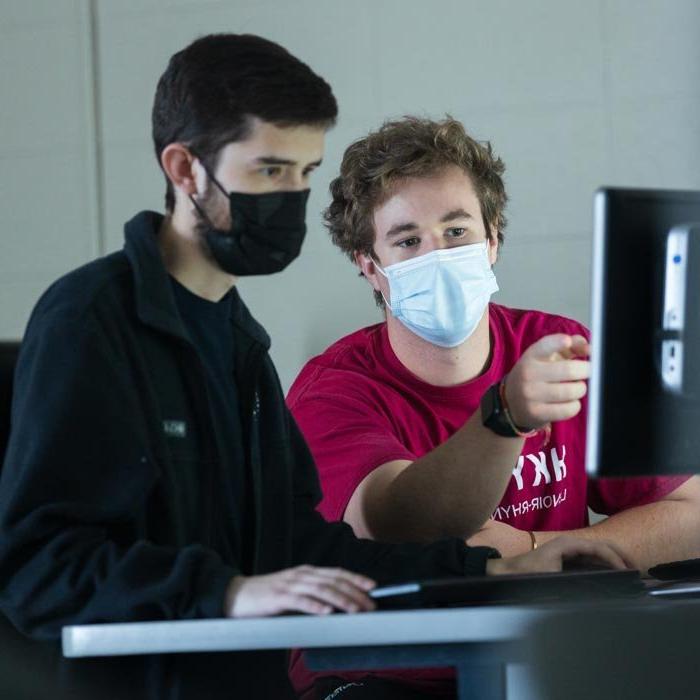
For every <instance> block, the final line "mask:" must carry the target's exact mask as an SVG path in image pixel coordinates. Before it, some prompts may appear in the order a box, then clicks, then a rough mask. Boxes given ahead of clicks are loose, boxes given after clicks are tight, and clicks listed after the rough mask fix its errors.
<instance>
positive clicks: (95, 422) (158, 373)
mask: <svg viewBox="0 0 700 700" xmlns="http://www.w3.org/2000/svg"><path fill="white" fill-rule="evenodd" d="M161 222H162V217H161V216H159V215H158V214H155V213H152V212H143V213H141V214H138V215H137V216H136V217H134V218H133V219H132V220H131V221H130V222H128V223H127V225H126V244H125V247H124V250H123V251H121V252H118V253H114V254H112V255H109V256H107V257H105V258H102V259H99V260H97V261H95V262H93V263H90V264H88V265H86V266H84V267H82V268H80V269H78V270H76V271H74V272H72V273H70V274H69V275H67V276H66V277H64V278H62V279H60V280H59V281H58V282H56V283H55V284H54V285H53V286H52V287H51V288H50V289H49V290H48V291H47V292H46V293H45V294H44V296H43V297H42V298H41V300H40V301H39V303H38V304H37V306H36V308H35V310H34V312H33V314H32V317H31V319H30V322H29V325H28V328H27V332H26V335H25V339H24V342H23V345H22V350H21V353H20V359H19V363H18V367H17V372H16V375H15V390H14V399H13V409H12V432H11V437H10V442H9V445H8V449H7V453H6V457H5V462H4V466H3V471H2V478H1V481H0V607H1V608H2V611H3V612H4V613H5V614H6V615H7V616H8V617H9V618H10V619H11V620H12V622H13V623H14V624H15V625H16V626H17V627H18V628H19V629H20V630H21V631H23V632H24V633H26V634H28V635H31V636H32V637H35V638H38V639H44V640H53V644H54V646H55V648H56V650H58V645H57V640H58V639H59V637H60V632H61V627H62V626H63V625H68V624H83V623H98V622H128V621H139V620H178V619H194V618H212V617H220V616H222V615H223V600H224V593H225V589H226V586H227V584H228V582H229V581H230V579H231V577H233V576H235V575H236V574H245V575H252V574H262V573H268V572H272V571H278V570H280V569H284V568H287V567H290V566H294V565H297V564H301V563H308V564H315V565H325V566H343V567H345V568H348V569H351V570H355V571H359V572H362V573H365V574H367V575H369V576H371V577H373V578H375V579H376V580H378V581H379V582H381V583H385V582H389V581H391V580H397V579H401V578H407V577H436V576H443V575H453V576H454V575H461V574H481V573H483V572H484V569H485V562H486V558H487V557H488V556H489V554H490V552H491V550H489V549H487V548H472V549H469V548H467V547H465V546H464V544H463V543H462V542H461V541H460V540H456V539H455V540H445V541H443V542H440V543H436V544H433V545H429V546H428V545H385V544H379V543H376V542H371V541H368V540H358V539H357V538H355V536H354V535H353V533H352V531H351V529H350V528H349V527H348V526H347V525H345V524H343V523H327V522H325V521H324V520H323V519H322V517H321V516H320V515H319V514H318V513H317V512H316V510H315V506H316V504H317V503H318V501H319V498H320V490H319V484H318V479H317V476H316V471H315V466H314V463H313V459H312V457H311V455H310V453H309V450H308V448H307V446H306V444H305V442H304V440H303V438H302V436H301V434H300V432H299V430H298V428H297V426H296V425H295V423H294V420H293V418H292V417H291V415H290V413H289V411H288V410H287V408H286V406H285V403H284V396H283V392H282V390H281V387H280V384H279V381H278V378H277V374H276V372H275V369H274V367H273V364H272V362H271V360H270V357H269V355H268V349H269V345H270V341H269V338H268V336H267V334H266V333H265V331H264V330H263V328H262V327H261V326H260V325H259V324H258V323H257V322H256V321H255V320H254V319H253V318H252V317H251V315H250V314H249V312H248V310H247V308H246V307H245V305H244V304H243V302H242V301H240V299H239V298H238V297H237V294H236V300H235V303H234V304H232V315H231V323H232V325H233V329H234V337H235V344H236V349H237V350H236V377H235V379H236V383H237V388H238V391H239V396H240V412H241V417H242V424H243V436H244V443H245V444H244V446H243V447H244V450H243V453H244V454H245V455H246V462H247V463H246V465H245V468H246V469H247V470H248V475H249V480H250V483H251V494H250V498H251V499H252V511H251V512H252V513H253V517H252V518H249V531H247V532H245V533H244V537H245V538H246V539H247V542H248V543H249V546H248V547H247V548H246V554H245V556H244V555H243V554H242V553H241V552H238V551H235V550H236V548H235V546H234V545H233V543H232V541H231V540H230V538H229V536H228V535H229V533H230V531H231V528H230V527H227V523H230V518H232V517H235V515H236V514H235V513H233V512H232V508H233V507H234V506H233V500H232V499H231V498H230V491H227V489H226V488H223V487H222V485H223V484H225V483H226V479H227V473H228V472H229V471H230V469H231V465H227V464H225V463H222V460H221V459H220V457H219V455H220V444H221V435H218V434H216V430H215V427H214V426H215V425H216V423H215V422H214V421H212V420H211V410H212V409H211V405H210V401H209V398H208V396H207V393H206V382H205V378H204V369H203V367H202V364H201V361H200V359H199V357H198V356H197V353H196V351H195V349H194V347H193V345H192V344H191V343H190V342H189V341H188V339H187V334H186V331H185V328H184V326H183V323H182V320H181V319H180V317H179V314H178V310H177V306H176V304H175V301H174V299H173V294H172V289H171V285H170V284H169V280H168V277H167V272H166V270H165V268H164V266H163V264H162V261H161V257H160V254H159V250H158V246H157V240H156V236H157V232H158V230H159V227H160V225H161ZM185 470H196V473H197V475H198V478H199V480H200V484H201V490H200V494H201V497H200V504H199V505H200V519H199V526H198V527H197V529H196V531H187V527H186V523H187V522H188V521H187V519H186V518H185V517H184V515H183V512H182V505H181V503H182V499H181V498H180V497H179V494H180V491H179V487H181V485H182V482H183V481H185V479H184V478H183V474H184V471H185ZM57 669H58V673H59V675H60V676H61V677H62V682H63V683H64V684H68V685H70V684H71V683H72V682H74V681H76V682H81V683H85V682H87V683H89V682H91V681H92V682H95V681H99V682H100V684H101V686H102V688H103V689H105V688H106V686H105V684H109V688H110V690H111V692H112V693H113V695H114V696H115V697H120V696H121V695H124V696H125V697H129V698H130V699H132V700H136V698H141V697H143V698H154V699H155V698H173V699H174V698H177V699H178V700H186V699H188V698H204V697H206V698H227V699H228V700H233V699H234V698H244V697H249V696H250V697H253V696H255V697H275V698H278V697H286V696H287V695H286V694H287V693H289V694H290V695H291V691H290V690H289V686H288V685H287V682H286V672H285V659H284V653H283V652H254V653H237V654H179V655H162V656H150V657H140V658H139V657H130V658H128V659H127V658H122V659H106V660H104V659H103V660H80V661H69V660H65V659H57ZM76 679H77V680H76ZM253 693H254V695H253ZM249 694H250V695H249Z"/></svg>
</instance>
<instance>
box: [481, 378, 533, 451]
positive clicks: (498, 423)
mask: <svg viewBox="0 0 700 700" xmlns="http://www.w3.org/2000/svg"><path fill="white" fill-rule="evenodd" d="M481 422H482V423H483V424H484V425H485V426H486V427H487V428H488V429H489V430H492V431H493V432H494V433H496V435H500V436H501V437H532V435H534V434H535V433H536V432H537V431H536V430H529V429H527V428H525V429H521V428H519V427H518V426H516V425H515V423H513V419H512V418H511V415H510V412H509V411H508V405H507V404H506V402H505V397H504V380H503V379H502V380H501V381H500V382H496V383H495V384H493V385H492V386H491V387H489V389H488V391H487V392H486V393H485V394H484V396H483V397H482V399H481Z"/></svg>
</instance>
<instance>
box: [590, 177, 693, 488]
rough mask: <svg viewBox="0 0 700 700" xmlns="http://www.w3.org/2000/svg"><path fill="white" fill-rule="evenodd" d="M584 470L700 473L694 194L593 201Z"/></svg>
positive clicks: (613, 195)
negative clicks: (589, 336)
mask: <svg viewBox="0 0 700 700" xmlns="http://www.w3.org/2000/svg"><path fill="white" fill-rule="evenodd" d="M594 220H595V221H594V236H593V284H592V314H591V332H592V348H591V362H592V373H591V379H590V382H589V398H588V432H587V448H586V470H587V472H588V474H589V476H595V477H615V476H620V477H624V476H643V475H663V474H688V473H695V472H700V192H681V191H665V190H631V189H616V188H604V189H600V190H598V191H597V192H596V194H595V203H594Z"/></svg>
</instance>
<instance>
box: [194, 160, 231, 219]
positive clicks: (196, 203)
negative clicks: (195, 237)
mask: <svg viewBox="0 0 700 700" xmlns="http://www.w3.org/2000/svg"><path fill="white" fill-rule="evenodd" d="M189 150H190V153H191V154H192V155H193V156H194V157H195V158H196V159H197V160H198V161H199V164H200V165H201V166H202V170H204V173H205V175H206V176H207V177H208V178H209V179H210V180H211V181H212V182H213V183H214V184H215V185H216V186H217V188H218V189H219V191H220V192H221V194H223V195H224V197H226V198H227V199H228V198H229V193H228V192H227V191H226V190H225V189H224V188H223V187H222V185H221V183H220V182H219V181H218V180H217V179H216V178H215V177H214V175H213V174H212V172H211V170H209V168H208V166H206V165H205V164H204V160H203V159H202V158H201V157H200V156H199V155H197V154H196V153H195V152H194V151H193V150H192V149H191V148H190V149H189ZM189 197H190V201H191V202H192V204H193V205H194V208H195V209H196V210H197V211H198V212H199V213H200V214H201V215H202V216H203V217H204V218H205V219H206V221H207V223H208V224H209V226H211V227H212V228H216V226H214V223H213V222H212V220H211V219H210V218H209V216H208V214H207V213H206V212H205V211H204V209H202V207H201V205H200V204H199V203H198V202H197V200H196V199H195V198H194V196H193V195H189Z"/></svg>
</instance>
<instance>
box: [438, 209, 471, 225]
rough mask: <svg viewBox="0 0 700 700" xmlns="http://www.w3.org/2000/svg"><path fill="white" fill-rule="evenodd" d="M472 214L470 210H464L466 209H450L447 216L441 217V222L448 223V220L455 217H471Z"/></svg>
mask: <svg viewBox="0 0 700 700" xmlns="http://www.w3.org/2000/svg"><path fill="white" fill-rule="evenodd" d="M471 218H472V215H471V214H470V213H469V212H466V211H464V209H453V210H452V211H448V212H447V214H445V216H443V217H442V219H440V223H441V224H446V223H447V222H448V221H454V220H455V219H471Z"/></svg>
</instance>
